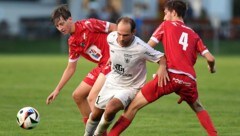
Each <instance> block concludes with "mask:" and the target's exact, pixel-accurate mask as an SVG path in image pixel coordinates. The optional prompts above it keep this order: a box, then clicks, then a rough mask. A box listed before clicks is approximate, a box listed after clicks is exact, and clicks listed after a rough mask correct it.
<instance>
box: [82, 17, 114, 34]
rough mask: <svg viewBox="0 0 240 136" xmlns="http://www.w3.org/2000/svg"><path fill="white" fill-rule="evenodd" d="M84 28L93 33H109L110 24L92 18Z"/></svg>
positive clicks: (85, 23)
mask: <svg viewBox="0 0 240 136" xmlns="http://www.w3.org/2000/svg"><path fill="white" fill-rule="evenodd" d="M84 26H85V27H86V28H87V29H88V30H90V31H91V32H97V33H98V32H101V33H108V31H109V26H110V22H107V21H103V20H98V19H94V18H90V19H87V20H86V21H85V22H84Z"/></svg>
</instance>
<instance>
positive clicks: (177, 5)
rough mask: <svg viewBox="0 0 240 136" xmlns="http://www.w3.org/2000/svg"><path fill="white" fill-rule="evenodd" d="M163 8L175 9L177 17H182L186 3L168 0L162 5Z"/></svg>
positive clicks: (185, 9)
mask: <svg viewBox="0 0 240 136" xmlns="http://www.w3.org/2000/svg"><path fill="white" fill-rule="evenodd" d="M164 8H167V9H168V10H169V11H173V10H175V11H176V13H177V15H178V16H179V17H182V18H184V16H185V13H186V11H187V4H186V3H185V2H183V1H181V0H169V1H167V3H166V4H165V5H164Z"/></svg>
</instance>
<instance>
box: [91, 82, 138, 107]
mask: <svg viewBox="0 0 240 136" xmlns="http://www.w3.org/2000/svg"><path fill="white" fill-rule="evenodd" d="M138 91H139V90H137V89H132V88H126V87H118V86H114V85H111V83H109V82H108V83H107V82H105V84H104V85H103V87H102V89H101V91H100V92H99V94H98V97H97V98H96V102H95V106H96V107H97V108H99V109H105V108H106V105H107V103H108V102H109V101H110V100H111V99H112V98H117V99H119V100H120V101H121V102H122V104H123V106H124V109H125V108H126V107H127V106H128V105H129V104H130V102H131V101H132V100H133V99H134V97H135V96H136V94H137V92H138Z"/></svg>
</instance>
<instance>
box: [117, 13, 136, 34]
mask: <svg viewBox="0 0 240 136" xmlns="http://www.w3.org/2000/svg"><path fill="white" fill-rule="evenodd" d="M120 22H123V23H129V24H130V25H131V32H133V31H134V30H135V28H136V23H135V21H134V20H133V19H132V18H130V17H120V18H118V19H117V21H116V24H117V25H118V24H119V23H120Z"/></svg>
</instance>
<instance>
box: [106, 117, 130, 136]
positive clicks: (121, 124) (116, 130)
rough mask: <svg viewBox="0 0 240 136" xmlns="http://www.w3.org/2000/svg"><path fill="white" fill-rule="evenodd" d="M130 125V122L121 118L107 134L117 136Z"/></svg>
mask: <svg viewBox="0 0 240 136" xmlns="http://www.w3.org/2000/svg"><path fill="white" fill-rule="evenodd" d="M130 124H131V121H130V120H128V119H127V118H125V117H124V116H121V117H120V118H119V119H118V121H117V122H116V123H115V124H114V126H113V127H112V129H111V130H110V132H109V133H108V136H119V135H120V134H121V133H122V132H123V131H124V130H125V129H126V128H127V127H128V126H129V125H130Z"/></svg>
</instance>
